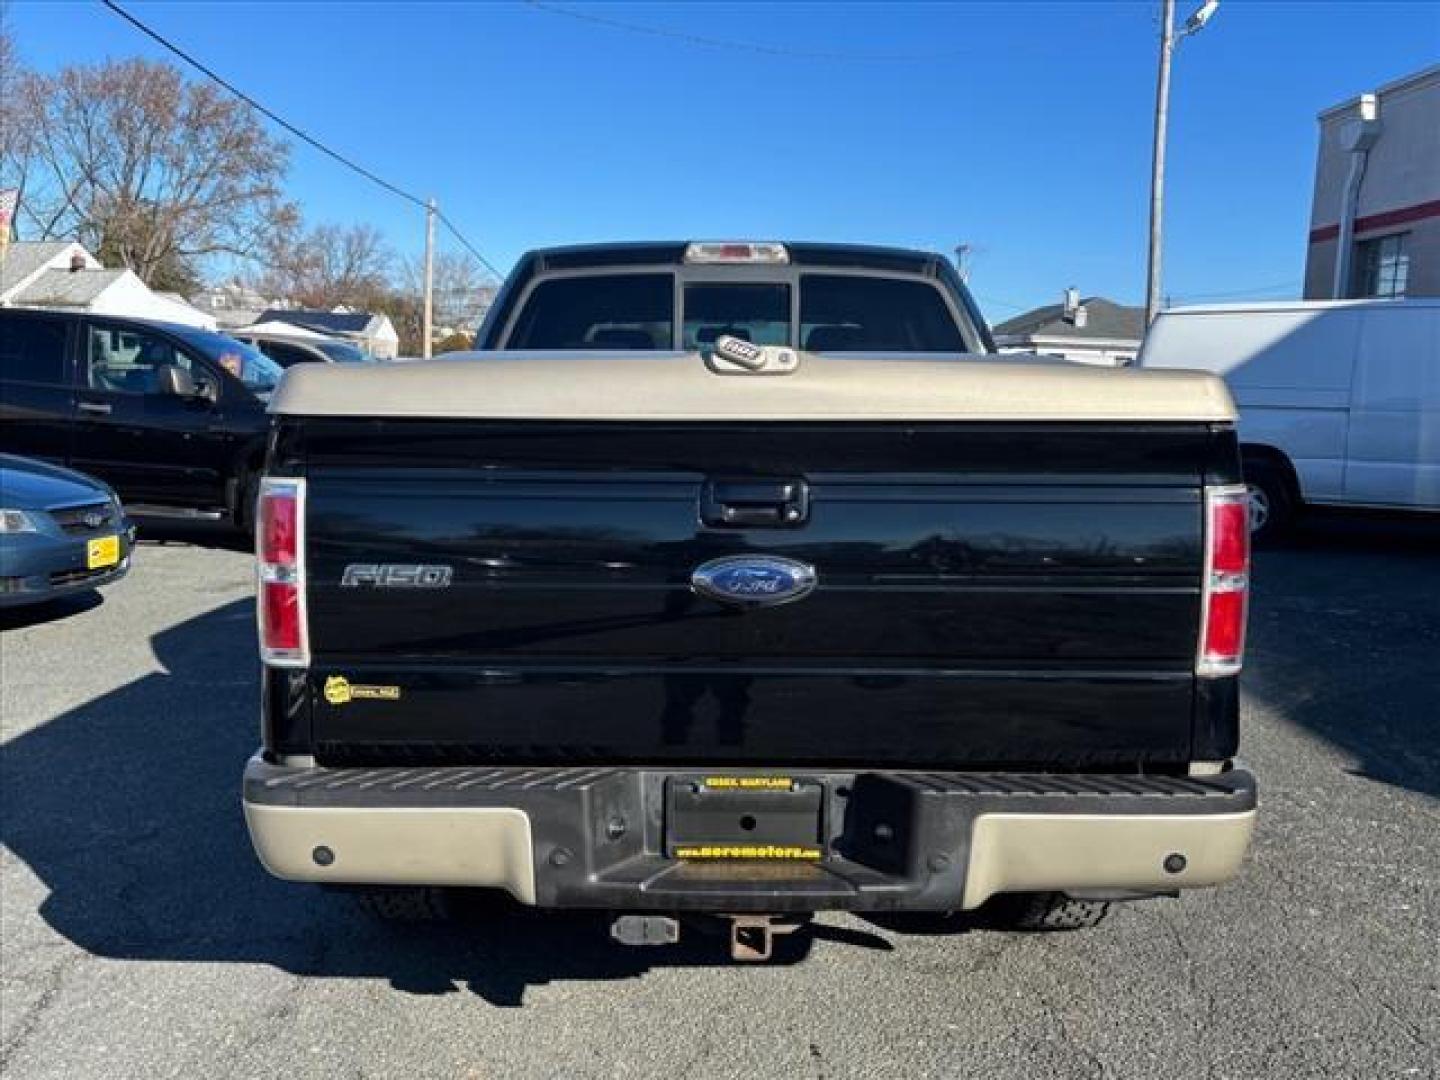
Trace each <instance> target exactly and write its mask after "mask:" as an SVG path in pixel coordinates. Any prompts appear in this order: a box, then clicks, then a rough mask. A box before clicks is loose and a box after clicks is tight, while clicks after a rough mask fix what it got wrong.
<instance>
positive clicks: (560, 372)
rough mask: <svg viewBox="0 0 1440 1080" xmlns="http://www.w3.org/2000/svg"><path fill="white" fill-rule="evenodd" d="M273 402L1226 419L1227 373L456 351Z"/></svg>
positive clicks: (590, 416)
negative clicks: (744, 367) (757, 369)
mask: <svg viewBox="0 0 1440 1080" xmlns="http://www.w3.org/2000/svg"><path fill="white" fill-rule="evenodd" d="M270 411H271V412H273V413H278V414H282V415H289V416H315V417H323V416H349V417H366V418H376V419H381V418H433V419H474V420H557V421H577V420H578V421H595V422H605V421H620V422H628V423H637V422H639V423H643V422H667V421H685V422H703V421H746V420H754V421H812V420H813V421H826V420H844V421H867V420H868V421H905V420H913V421H968V420H976V421H1011V420H1013V421H1028V420H1035V421H1164V422H1182V421H1200V422H1209V421H1219V422H1224V421H1232V420H1234V418H1235V407H1234V403H1233V402H1232V401H1231V398H1230V394H1229V391H1227V390H1226V388H1225V384H1224V383H1223V382H1222V381H1221V380H1220V379H1218V378H1217V377H1215V376H1214V375H1210V374H1206V373H1201V372H1193V371H1174V370H1167V371H1137V370H1135V369H1132V368H1105V367H1093V366H1088V365H1080V364H1069V363H1065V362H1058V361H1053V360H1047V359H1043V358H1038V357H1021V356H1007V357H1003V358H1002V357H996V356H974V357H965V356H937V355H935V354H925V355H915V356H908V357H895V356H887V357H878V356H869V355H866V354H846V355H843V356H841V355H832V356H816V355H808V354H801V362H800V365H799V368H798V370H796V371H794V372H793V373H791V374H787V375H730V374H717V373H715V372H713V371H711V370H710V369H709V368H708V367H707V366H706V365H705V363H704V362H703V361H702V359H701V358H700V357H699V356H698V355H697V354H695V353H683V352H610V353H602V354H593V353H590V354H577V353H574V352H498V353H452V354H449V355H447V356H445V357H442V358H439V359H435V360H429V361H421V362H418V363H409V364H396V365H387V364H381V365H367V366H364V367H362V366H359V365H349V364H301V365H297V366H295V367H292V368H290V369H289V370H287V371H286V373H285V377H284V379H283V380H282V381H281V383H280V387H279V389H277V390H276V392H275V394H274V396H273V397H272V398H271V401H270Z"/></svg>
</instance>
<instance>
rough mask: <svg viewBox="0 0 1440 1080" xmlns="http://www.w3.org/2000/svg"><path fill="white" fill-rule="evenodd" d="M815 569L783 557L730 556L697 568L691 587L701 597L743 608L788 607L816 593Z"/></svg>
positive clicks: (691, 578)
mask: <svg viewBox="0 0 1440 1080" xmlns="http://www.w3.org/2000/svg"><path fill="white" fill-rule="evenodd" d="M816 581H817V578H816V576H815V568H814V567H813V566H807V565H806V564H805V563H802V562H796V561H795V560H794V559H786V558H783V557H781V556H779V555H730V556H727V557H726V558H723V559H711V560H710V561H709V562H707V563H702V564H701V565H699V566H697V567H696V568H695V572H694V573H693V574H691V575H690V586H691V588H693V589H694V590H695V591H696V592H697V593H699V594H700V595H701V596H708V597H709V598H710V599H711V600H719V601H720V602H721V603H725V604H739V605H741V606H743V607H769V606H771V605H774V604H788V603H790V602H791V601H792V600H800V599H802V598H803V597H806V596H809V595H810V593H811V592H812V591H814V589H815V584H816Z"/></svg>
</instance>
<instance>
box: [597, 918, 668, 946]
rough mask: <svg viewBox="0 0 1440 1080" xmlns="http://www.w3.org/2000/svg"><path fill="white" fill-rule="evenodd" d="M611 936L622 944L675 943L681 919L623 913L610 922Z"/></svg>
mask: <svg viewBox="0 0 1440 1080" xmlns="http://www.w3.org/2000/svg"><path fill="white" fill-rule="evenodd" d="M610 936H611V937H612V938H614V939H615V940H616V941H618V942H619V943H620V944H621V945H674V944H675V943H676V942H677V941H679V940H680V921H679V920H678V919H672V918H670V917H669V916H668V915H621V916H619V917H617V918H616V920H615V921H614V922H612V923H611V924H610Z"/></svg>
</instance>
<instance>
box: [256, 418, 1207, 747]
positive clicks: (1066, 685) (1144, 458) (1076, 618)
mask: <svg viewBox="0 0 1440 1080" xmlns="http://www.w3.org/2000/svg"><path fill="white" fill-rule="evenodd" d="M1217 445H1218V442H1217V438H1216V433H1215V431H1214V429H1213V428H1212V427H1211V426H1210V425H1208V424H1204V423H1194V424H1183V423H1149V424H1116V423H1087V424H1058V423H995V424H974V423H971V424H964V423H936V424H925V425H913V424H912V425H901V424H885V423H870V424H864V423H833V422H827V423H753V422H751V423H725V424H702V423H663V424H642V423H630V424H627V423H591V424H582V423H570V422H563V423H562V422H490V421H478V420H477V421H462V420H446V421H436V420H386V421H380V420H362V419H306V420H305V421H304V422H303V424H293V423H290V422H282V425H281V429H280V433H279V436H278V438H277V447H278V448H279V454H278V456H277V460H278V461H280V462H281V463H282V464H283V463H284V462H285V461H286V459H287V458H288V460H289V462H290V463H291V465H290V467H292V468H294V469H296V470H297V471H301V472H303V474H304V475H305V476H306V478H307V483H308V494H307V503H308V509H307V548H308V554H307V578H308V585H307V589H308V593H307V596H308V609H309V626H310V640H311V649H312V663H311V669H310V672H309V675H308V678H309V680H310V684H311V685H310V689H311V700H312V701H313V705H312V720H311V723H312V725H313V739H314V745H315V747H316V751H317V756H318V757H319V758H320V759H321V760H322V761H325V762H333V763H363V762H396V761H405V762H410V761H434V762H437V763H440V762H462V761H463V762H483V761H486V760H492V759H493V760H503V761H505V762H507V763H509V764H514V763H516V762H535V763H537V764H538V763H552V762H564V763H568V764H577V763H584V762H586V761H596V762H602V761H603V762H606V763H623V762H631V763H641V762H643V763H649V764H664V763H670V762H677V763H679V762H702V761H703V762H705V763H707V764H713V765H718V764H745V765H766V766H769V765H787V764H795V765H865V766H881V765H906V766H931V767H935V768H941V767H944V768H969V767H984V766H1004V767H1010V766H1016V767H1020V766H1024V767H1041V768H1082V767H1092V768H1093V767H1097V766H1114V765H1124V766H1126V767H1135V766H1136V765H1144V764H1146V763H1155V764H1167V763H1180V762H1184V761H1187V760H1188V759H1189V756H1190V751H1191V737H1192V733H1191V725H1192V720H1191V716H1192V704H1193V697H1194V694H1195V679H1194V662H1195V647H1196V635H1197V627H1198V623H1199V617H1200V616H1199V585H1200V579H1201V558H1202V545H1201V539H1202V537H1201V528H1202V524H1201V517H1202V515H1201V486H1202V484H1203V483H1204V481H1205V476H1206V471H1207V469H1208V468H1209V463H1210V462H1211V460H1212V457H1213V455H1214V454H1215V453H1216V446H1217ZM736 479H739V480H762V481H782V482H788V481H798V482H802V483H803V484H804V485H805V486H806V488H807V489H808V494H809V507H808V515H807V517H806V518H805V519H804V520H803V521H802V522H800V523H799V524H796V525H793V526H775V527H739V528H737V527H727V526H717V525H713V524H706V523H705V522H703V521H702V520H701V515H700V512H699V506H700V500H701V497H702V493H703V492H704V490H705V488H706V485H707V483H713V482H715V481H717V480H736ZM762 553H763V554H769V555H779V556H784V557H788V558H791V559H795V560H799V561H801V562H804V563H807V564H810V565H812V566H813V567H814V568H815V570H816V573H817V575H818V586H817V587H816V589H815V591H814V592H813V593H811V594H810V595H809V596H807V597H806V598H804V599H803V600H800V601H798V602H795V603H791V604H786V605H783V606H776V607H769V608H757V609H745V610H737V609H735V608H732V607H727V606H725V605H722V604H719V603H717V602H715V601H713V600H710V599H706V598H704V597H702V596H699V595H697V594H696V593H695V591H694V590H693V589H692V588H691V575H692V573H693V571H694V570H695V568H696V567H697V566H699V565H700V564H702V563H705V562H706V561H708V560H711V559H714V558H717V557H721V556H727V555H744V554H762ZM355 564H362V565H369V566H374V565H402V566H411V565H415V564H420V565H425V566H446V567H449V568H450V571H451V573H450V583H449V585H448V587H444V588H420V587H370V586H366V585H360V586H351V587H346V586H343V585H342V579H343V578H344V576H345V570H346V568H347V567H348V566H352V565H355ZM333 678H342V679H345V680H347V682H349V683H352V684H361V685H379V686H384V687H394V688H397V691H396V692H397V693H398V697H390V698H376V699H368V700H358V699H353V698H352V699H351V700H348V701H345V700H335V701H329V700H326V696H325V695H324V693H323V687H324V684H325V683H326V681H327V680H330V679H333ZM335 696H336V697H337V698H338V695H335Z"/></svg>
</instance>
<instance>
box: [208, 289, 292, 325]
mask: <svg viewBox="0 0 1440 1080" xmlns="http://www.w3.org/2000/svg"><path fill="white" fill-rule="evenodd" d="M190 303H191V304H193V305H194V306H195V307H197V308H199V309H200V310H201V311H203V312H205V313H206V314H207V315H209V316H211V317H212V318H214V320H215V321H216V322H217V323H219V324H220V326H221V327H222V328H224V329H227V330H230V329H235V328H237V327H241V326H250V325H252V324H254V323H256V322H259V321H260V316H261V314H262V313H263V312H265V311H268V310H269V309H271V308H277V307H281V306H283V301H281V300H276V299H272V298H270V297H267V296H265V295H264V294H262V293H260V292H257V291H256V290H255V289H253V288H251V287H250V286H249V285H246V284H245V283H244V282H242V281H240V280H239V279H235V280H233V281H226V282H222V283H220V284H218V285H212V286H210V287H208V288H205V289H202V290H200V291H199V292H197V293H194V294H193V295H191V297H190Z"/></svg>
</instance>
